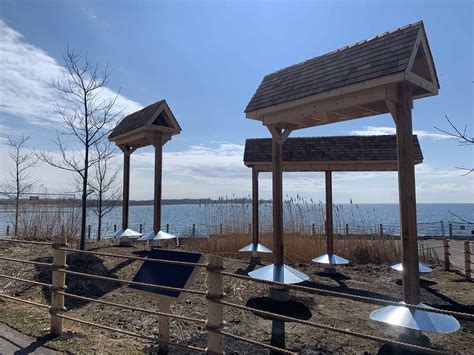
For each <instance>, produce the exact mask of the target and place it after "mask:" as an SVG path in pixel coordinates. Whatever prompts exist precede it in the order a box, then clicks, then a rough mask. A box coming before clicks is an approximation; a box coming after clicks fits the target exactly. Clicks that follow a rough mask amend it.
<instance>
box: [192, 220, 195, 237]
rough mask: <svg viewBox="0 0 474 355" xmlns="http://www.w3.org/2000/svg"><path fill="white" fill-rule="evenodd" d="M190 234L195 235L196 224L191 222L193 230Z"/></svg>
mask: <svg viewBox="0 0 474 355" xmlns="http://www.w3.org/2000/svg"><path fill="white" fill-rule="evenodd" d="M192 236H193V237H195V236H196V225H195V224H194V223H193V230H192Z"/></svg>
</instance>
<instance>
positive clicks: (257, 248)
mask: <svg viewBox="0 0 474 355" xmlns="http://www.w3.org/2000/svg"><path fill="white" fill-rule="evenodd" d="M254 251H256V252H257V253H271V252H272V251H271V250H270V249H268V248H267V247H266V246H265V245H263V244H260V243H256V244H254V243H251V244H249V245H247V246H245V247H243V248H242V249H240V250H239V252H241V253H246V252H254Z"/></svg>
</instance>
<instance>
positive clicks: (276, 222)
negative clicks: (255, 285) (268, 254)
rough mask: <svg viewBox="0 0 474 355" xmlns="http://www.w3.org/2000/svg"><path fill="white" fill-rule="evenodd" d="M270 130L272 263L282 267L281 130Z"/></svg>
mask: <svg viewBox="0 0 474 355" xmlns="http://www.w3.org/2000/svg"><path fill="white" fill-rule="evenodd" d="M272 128H273V132H272V130H271V129H270V127H269V129H270V132H272V164H273V168H272V185H273V186H272V195H273V206H272V207H273V263H274V264H275V265H283V264H284V258H283V169H282V166H283V164H282V145H283V142H282V141H281V139H279V137H280V138H281V136H282V131H281V129H280V128H275V127H272Z"/></svg>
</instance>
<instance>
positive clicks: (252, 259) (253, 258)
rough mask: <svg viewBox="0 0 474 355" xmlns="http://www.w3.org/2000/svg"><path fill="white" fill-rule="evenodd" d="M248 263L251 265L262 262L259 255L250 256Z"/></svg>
mask: <svg viewBox="0 0 474 355" xmlns="http://www.w3.org/2000/svg"><path fill="white" fill-rule="evenodd" d="M249 263H250V264H251V265H261V264H262V258H261V257H260V256H251V257H250V262H249Z"/></svg>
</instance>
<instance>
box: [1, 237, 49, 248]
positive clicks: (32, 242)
mask: <svg viewBox="0 0 474 355" xmlns="http://www.w3.org/2000/svg"><path fill="white" fill-rule="evenodd" d="M0 242H10V243H23V244H37V245H47V246H51V242H39V241H36V240H25V239H13V238H5V237H2V238H0Z"/></svg>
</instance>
